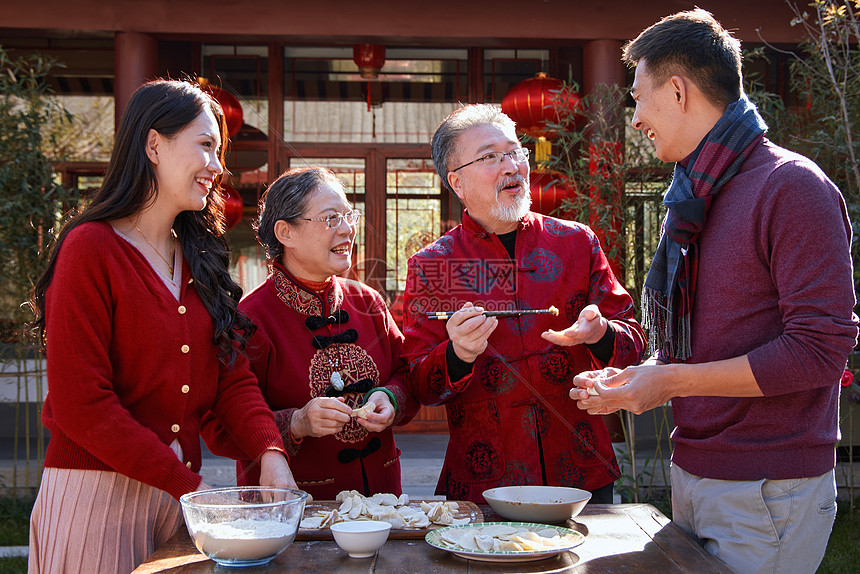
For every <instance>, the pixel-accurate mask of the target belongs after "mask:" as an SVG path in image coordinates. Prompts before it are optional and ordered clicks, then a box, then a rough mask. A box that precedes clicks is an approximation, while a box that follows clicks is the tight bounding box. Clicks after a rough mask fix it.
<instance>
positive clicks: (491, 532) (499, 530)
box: [481, 524, 519, 536]
mask: <svg viewBox="0 0 860 574" xmlns="http://www.w3.org/2000/svg"><path fill="white" fill-rule="evenodd" d="M517 532H519V530H518V529H517V528H514V527H513V526H508V525H506V524H493V525H492V526H485V527H484V528H482V529H481V534H483V535H485V536H508V535H511V534H516V533H517Z"/></svg>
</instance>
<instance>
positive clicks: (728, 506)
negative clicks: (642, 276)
mask: <svg viewBox="0 0 860 574" xmlns="http://www.w3.org/2000/svg"><path fill="white" fill-rule="evenodd" d="M624 60H625V62H627V63H628V65H632V66H635V67H636V74H635V81H634V84H633V88H632V92H631V93H632V96H633V98H634V100H635V101H636V112H635V114H634V116H633V126H634V128H636V129H638V130H641V131H642V132H643V133H644V134H645V135H646V136H647V137H648V138H649V139H651V140H652V141H653V142H654V145H655V147H656V153H657V157H658V158H660V159H661V160H663V161H667V162H669V161H671V162H677V164H676V167H675V175H674V178H673V182H672V185H671V186H670V189H669V190H668V191H667V193H666V199H665V203H666V205H667V207H668V209H669V213H668V215H667V218H666V222H665V232H664V234H663V237H662V239H661V242H660V247H658V251H657V253H656V254H655V257H654V263H653V264H652V268H651V270H650V271H649V275H648V278H647V279H646V283H645V288H644V290H643V291H644V296H643V323H644V324H645V325H646V326H647V327H649V328H650V343H651V349H652V352H653V353H654V356H653V357H652V358H651V359H649V360H648V361H646V362H645V363H644V364H643V365H640V366H635V367H629V368H627V369H625V370H624V371H618V370H617V369H606V370H604V371H600V372H591V373H585V374H583V375H581V376H579V377H577V378H575V379H574V384H575V385H577V386H576V387H574V389H573V390H571V392H570V394H571V397H572V398H574V399H577V400H578V406H579V408H581V409H584V410H587V411H588V412H589V413H592V414H605V413H609V412H613V411H615V410H618V409H627V410H630V411H633V412H635V413H641V412H643V411H645V410H648V409H651V408H654V407H655V406H658V405H661V404H663V403H665V402H667V401H669V400H671V401H672V407H673V415H674V420H675V423H676V425H677V428H676V429H675V431H674V433H673V435H672V438H673V440H674V443H675V448H674V452H673V455H672V471H671V475H672V509H673V519H674V521H675V522H676V523H677V524H678V525H679V526H681V527H682V528H683V529H685V530H686V531H688V532H689V533H690V534H692V535H694V536H697V537H698V538H699V539H701V540H702V542H703V544H704V545H705V547H706V548H707V549H708V550H709V551H710V552H711V553H713V554H715V555H717V556H718V557H720V558H721V559H722V560H724V561H725V562H726V563H727V564H729V566H730V567H732V568H733V569H735V570H736V571H738V572H792V573H798V572H814V571H815V569H816V568H817V566H818V564H819V563H820V561H821V558H822V556H823V555H824V551H825V548H826V546H827V540H828V538H829V535H830V531H831V528H832V526H833V519H834V517H835V514H836V484H835V474H834V467H835V464H836V457H835V448H834V445H835V443H836V442H837V441H838V440H839V424H838V421H839V379H840V374H841V373H842V370H843V368H844V367H845V364H846V359H847V357H848V355H849V353H850V352H851V351H852V349H853V347H854V345H855V343H856V339H857V318H856V316H855V315H854V313H853V306H854V303H855V298H854V289H853V279H852V262H851V257H850V252H849V246H850V243H851V224H850V221H849V219H848V214H847V211H846V208H845V203H844V200H843V198H842V195H841V194H840V192H839V190H838V189H837V188H836V187H835V186H834V185H833V183H832V182H831V181H830V180H829V179H828V178H827V176H826V175H824V173H823V172H822V171H821V170H820V169H819V168H818V166H816V165H815V164H814V163H813V162H812V161H810V160H809V159H807V158H805V157H802V156H800V155H797V154H794V153H792V152H790V151H788V150H785V149H783V148H780V147H778V146H775V145H774V144H772V143H771V142H769V141H768V140H767V139H766V138H765V137H764V132H765V130H766V126H764V123H763V122H762V121H761V118H760V117H759V116H758V114H757V112H756V110H755V106H754V105H752V104H751V103H750V102H749V100H748V99H747V98H746V96H745V95H744V94H743V90H742V88H741V54H740V42H739V41H738V40H736V39H735V38H733V37H732V36H731V35H730V34H729V33H728V32H726V31H725V30H724V29H723V28H722V27H721V26H720V25H719V23H718V22H716V21H715V20H714V19H713V17H712V16H711V15H710V14H709V13H707V12H705V11H703V10H695V11H692V12H681V13H679V14H675V15H673V16H669V17H667V18H664V19H663V20H661V21H660V22H658V23H656V24H654V25H653V26H651V27H650V28H648V29H646V30H645V31H644V32H642V34H640V35H639V37H638V38H636V39H635V40H633V41H632V42H630V43H628V44H627V46H625V48H624ZM589 387H593V390H594V391H596V392H597V393H598V395H597V396H591V395H590V394H589V392H587V391H586V390H585V388H589Z"/></svg>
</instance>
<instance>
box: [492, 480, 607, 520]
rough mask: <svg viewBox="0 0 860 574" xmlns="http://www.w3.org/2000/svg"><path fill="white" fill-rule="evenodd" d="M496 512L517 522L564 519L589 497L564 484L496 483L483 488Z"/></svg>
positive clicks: (572, 514) (582, 505)
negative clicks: (525, 484) (527, 484)
mask: <svg viewBox="0 0 860 574" xmlns="http://www.w3.org/2000/svg"><path fill="white" fill-rule="evenodd" d="M484 499H485V500H486V501H487V503H488V504H489V505H490V507H491V508H492V509H493V510H495V511H496V512H497V513H499V514H500V515H502V516H504V517H505V518H507V519H508V520H513V521H517V522H549V523H552V522H564V521H565V520H567V519H569V518H573V517H574V516H576V515H577V514H579V513H580V512H582V509H583V508H584V507H585V505H586V503H588V501H589V500H591V493H590V492H588V491H587V490H580V489H578V488H568V487H565V486H500V487H497V488H491V489H489V490H485V491H484Z"/></svg>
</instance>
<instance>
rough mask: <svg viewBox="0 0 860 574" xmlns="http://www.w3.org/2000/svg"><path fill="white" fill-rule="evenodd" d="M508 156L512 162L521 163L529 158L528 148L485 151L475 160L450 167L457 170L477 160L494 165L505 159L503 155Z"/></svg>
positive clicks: (453, 170)
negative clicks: (456, 166)
mask: <svg viewBox="0 0 860 574" xmlns="http://www.w3.org/2000/svg"><path fill="white" fill-rule="evenodd" d="M506 156H507V157H509V158H511V159H512V160H513V162H514V163H523V162H524V161H526V160H528V159H529V150H528V149H527V148H524V147H518V148H517V149H515V150H513V151H510V152H507V153H505V152H501V151H491V152H487V153H485V154H484V155H482V156H481V157H479V158H478V159H476V160H473V161H470V162H469V163H464V164H463V165H461V166H460V167H458V168H457V169H452V170H451V173H454V172H455V171H459V170H461V169H463V168H464V167H466V166H467V165H472V164H473V163H478V162H479V161H482V162H484V163H485V164H487V165H496V164H499V163H502V162H503V161H505V157H506Z"/></svg>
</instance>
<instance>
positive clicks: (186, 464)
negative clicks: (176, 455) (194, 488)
mask: <svg viewBox="0 0 860 574" xmlns="http://www.w3.org/2000/svg"><path fill="white" fill-rule="evenodd" d="M185 466H187V467H188V468H191V461H190V460H189V461H188V462H186V463H185Z"/></svg>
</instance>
